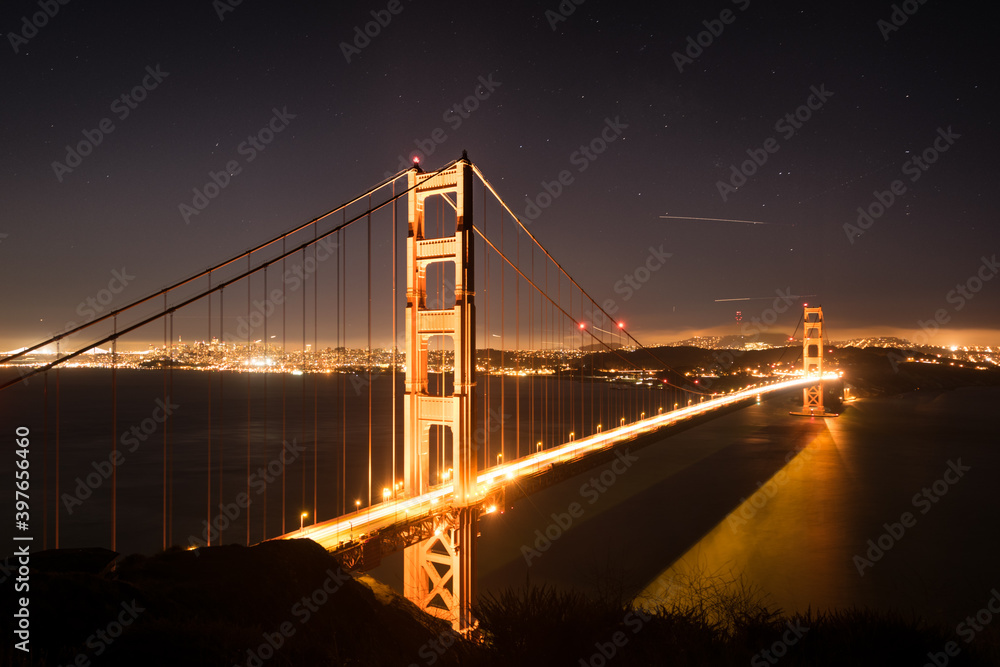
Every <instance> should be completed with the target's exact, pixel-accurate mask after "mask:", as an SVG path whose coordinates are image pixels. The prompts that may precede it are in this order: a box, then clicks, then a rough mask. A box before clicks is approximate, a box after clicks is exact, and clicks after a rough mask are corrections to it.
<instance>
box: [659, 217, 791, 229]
mask: <svg viewBox="0 0 1000 667" xmlns="http://www.w3.org/2000/svg"><path fill="white" fill-rule="evenodd" d="M660 217H661V218H669V219H671V220H708V221H711V222H737V223H742V224H746V225H779V226H781V227H794V226H795V225H794V224H788V223H785V222H761V221H759V220H730V219H729V218H692V217H689V216H686V215H661V216H660Z"/></svg>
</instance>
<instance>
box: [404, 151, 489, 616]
mask: <svg viewBox="0 0 1000 667" xmlns="http://www.w3.org/2000/svg"><path fill="white" fill-rule="evenodd" d="M472 176H473V171H472V165H471V164H470V163H469V161H468V159H467V158H466V157H465V156H464V155H463V157H462V159H461V160H459V161H458V162H456V163H455V165H454V166H452V167H451V168H449V169H446V170H444V171H439V172H436V173H434V174H424V173H421V172H419V171H418V170H416V169H414V170H412V171H410V172H409V177H408V186H409V196H408V211H409V215H408V217H409V231H408V234H407V240H406V320H405V325H404V326H405V330H406V375H405V389H406V396H405V398H404V401H403V411H404V414H403V419H404V427H403V432H404V436H403V437H404V440H403V465H404V473H403V486H404V491H405V493H406V495H407V496H408V497H414V496H419V495H422V494H424V493H426V492H427V491H428V490H429V488H430V452H429V448H430V429H431V427H432V426H440V427H441V428H442V429H450V431H451V435H452V439H451V440H452V457H451V461H452V466H451V469H452V474H451V481H452V483H453V485H454V492H453V494H452V499H451V503H450V504H451V511H450V512H447V514H446V516H445V517H444V518H445V521H444V522H442V524H440V525H439V526H438V527H437V528H436V529H435V530H434V533H433V534H432V535H431V536H430V537H428V538H427V539H425V540H424V541H422V542H419V543H417V544H415V545H413V546H409V547H407V548H406V549H405V550H404V554H403V563H404V565H403V567H404V571H403V591H404V594H405V595H406V597H407V598H408V599H410V600H411V601H413V602H414V603H415V604H416V605H417V606H418V607H420V608H421V609H423V610H424V611H426V612H428V613H430V614H433V615H435V616H438V617H439V618H443V619H445V620H448V621H450V622H451V623H452V626H453V627H454V628H455V630H457V631H459V632H464V631H466V630H469V629H471V628H472V627H473V625H474V621H473V619H472V615H471V609H472V604H473V602H474V601H475V597H476V558H475V554H476V536H477V533H478V529H477V524H478V513H479V507H478V502H477V501H478V500H479V498H477V497H476V477H477V461H476V457H477V452H476V450H475V447H474V445H473V442H472V432H473V425H474V424H475V401H474V391H475V372H476V365H475V345H476V330H475V326H476V319H475V318H476V313H475V305H474V296H475V293H474V287H475V273H474V257H475V249H474V247H473V243H472V240H473V239H472V231H473V228H472V213H473V208H472ZM451 195H454V200H453V199H452V198H451ZM432 196H437V197H440V199H441V200H442V203H443V204H444V203H446V204H447V205H448V206H450V207H451V208H453V209H454V210H455V233H454V236H444V237H441V238H430V239H429V238H426V237H425V225H424V205H425V200H426V199H427V198H428V197H432ZM435 263H453V264H454V267H455V280H454V284H455V295H454V296H455V305H454V307H452V308H446V309H430V308H428V307H427V267H428V266H430V265H431V264H435ZM433 336H449V337H451V339H452V341H453V343H454V382H453V392H452V395H451V396H433V395H430V393H429V390H428V389H429V388H428V383H427V361H428V358H427V357H428V354H427V349H428V342H429V341H430V339H431V337H433ZM441 386H442V391H443V388H444V387H445V386H446V383H444V382H442V385H441ZM443 441H446V439H443Z"/></svg>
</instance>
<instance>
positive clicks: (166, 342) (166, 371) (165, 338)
mask: <svg viewBox="0 0 1000 667" xmlns="http://www.w3.org/2000/svg"><path fill="white" fill-rule="evenodd" d="M166 311H167V295H166V294H164V295H163V312H166ZM169 341H170V338H169V335H168V333H167V318H166V317H164V318H163V351H164V352H166V351H167V346H168V345H169ZM170 365H171V358H170V357H168V358H167V362H166V364H165V365H164V366H163V402H164V403H167V399H168V397H169V394H168V393H167V378H168V377H169V375H170ZM58 372H59V371H58V370H56V373H58ZM208 379H209V383H211V381H212V376H211V375H209V376H208ZM209 414H212V413H211V411H209ZM164 418H165V419H168V418H169V417H166V416H165V417H164ZM209 432H211V431H209ZM208 499H209V502H211V499H212V497H211V494H209V495H208ZM169 544H170V543H169V542H168V541H167V428H166V424H164V427H163V550H164V551H166V550H167V546H168V545H169Z"/></svg>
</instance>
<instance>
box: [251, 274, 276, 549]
mask: <svg viewBox="0 0 1000 667" xmlns="http://www.w3.org/2000/svg"><path fill="white" fill-rule="evenodd" d="M268 294H270V292H268V290H267V268H266V267H265V268H264V296H265V298H266V297H267V295H268ZM263 319H264V322H263V324H264V398H263V401H264V408H263V410H262V412H263V414H264V441H263V442H262V443H261V448H260V449H261V452H263V457H262V459H263V461H264V462H265V465H267V460H268V459H267V412H268V410H267V376H268V374H269V373H270V363H269V359H270V357H269V355H270V354H271V339H270V338H268V337H267V320H268V318H266V317H265V318H263ZM248 326H249V323H248ZM263 486H264V488H263V497H262V498H261V510H260V515H261V528H260V530H261V539H262V540H266V539H267V486H268V485H267V484H264V485H263Z"/></svg>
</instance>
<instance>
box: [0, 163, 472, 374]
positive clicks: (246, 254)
mask: <svg viewBox="0 0 1000 667" xmlns="http://www.w3.org/2000/svg"><path fill="white" fill-rule="evenodd" d="M455 162H456V161H453V162H451V163H449V164H447V165H445V166H444V167H442V168H441V169H439V170H438V171H437V172H434V173H435V174H436V173H440V172H443V171H445V170H447V169H449V168H451V167H452V166H454V164H455ZM388 182H389V181H386V182H384V183H383V184H382V185H380V186H377V188H376V189H373V190H372V191H371V192H375V191H376V190H377V189H380V188H381V187H384V185H385V184H386V183H388ZM413 187H414V188H415V187H417V186H416V185H414V186H413ZM411 189H412V188H407V189H406V190H404V191H402V192H400V193H398V194H396V195H393V196H392V197H390V198H389V199H388V200H386V201H384V202H382V203H380V204H378V205H377V206H376V207H375V208H374V209H373V211H375V210H379V209H381V208H383V207H385V206H388V205H390V204H393V203H394V202H395V201H397V200H398V199H400V198H402V197H404V196H406V195H407V194H409V192H410V190H411ZM366 194H367V193H366ZM364 196H365V195H362V196H361V197H358V198H356V199H354V200H352V201H351V203H354V202H356V201H358V200H360V199H363V198H364ZM341 208H343V207H338V208H337V209H334V210H332V211H330V212H328V213H324V214H323V215H321V216H319V217H317V218H314V219H313V220H312V221H310V222H309V223H306V224H304V225H301V226H299V227H298V228H296V229H295V230H293V231H292V232H288V233H285V234H283V235H281V236H280V237H278V238H276V239H274V240H273V241H270V242H268V243H265V244H261V245H259V246H257V247H255V248H253V249H251V250H247V251H245V252H243V253H241V254H240V255H239V256H237V257H235V258H232V259H230V260H228V261H226V262H223V263H221V264H218V265H216V266H214V267H212V268H211V269H207V270H205V271H202V272H200V273H198V274H197V275H195V276H193V277H191V278H188V279H186V280H183V281H180V282H178V283H175V284H174V285H171V286H170V287H167V288H164V289H162V290H160V291H159V292H156V293H155V294H152V295H150V296H147V297H143V298H141V299H139V300H137V301H133V302H132V303H130V304H128V305H126V306H123V307H121V308H118V309H117V310H114V311H111V312H110V313H108V314H107V315H104V316H102V317H99V318H96V319H94V320H91V321H90V322H88V323H86V324H83V325H80V326H79V327H76V328H75V329H72V330H70V331H66V332H63V333H61V334H58V335H56V336H53V337H52V338H50V339H48V340H46V341H43V342H41V343H38V344H36V345H34V346H32V347H28V348H25V349H23V350H21V351H19V352H16V353H14V354H12V355H9V356H7V357H4V358H3V359H0V364H4V363H8V362H10V361H12V360H14V359H17V358H19V357H21V356H24V355H25V354H28V353H30V352H32V351H34V350H37V349H39V348H41V347H44V346H45V345H48V344H50V343H54V342H57V341H59V340H61V339H62V338H65V337H66V336H69V335H71V334H73V333H76V332H78V331H82V330H83V329H86V328H89V327H92V326H94V325H95V324H97V323H99V322H102V321H104V320H107V319H109V318H111V317H114V316H117V315H119V314H121V313H124V312H126V311H128V310H131V309H133V308H135V307H137V306H139V305H141V304H143V303H146V302H147V301H149V300H150V299H153V298H155V297H157V296H161V295H162V296H164V298H165V297H166V295H167V294H168V293H169V292H170V291H172V290H175V289H177V288H179V287H181V286H182V285H186V284H188V283H190V282H192V281H193V280H197V279H198V278H202V277H204V276H206V275H207V274H208V271H215V270H218V269H220V268H222V267H224V266H228V265H230V264H233V263H234V262H237V261H239V260H240V259H242V258H243V257H247V258H249V257H250V255H251V254H252V253H254V252H257V251H259V250H261V249H263V248H265V247H268V246H270V245H272V244H273V243H277V242H278V241H284V239H285V238H286V237H288V236H290V235H292V234H294V233H295V231H299V230H301V229H304V228H306V227H308V226H309V225H310V224H313V223H315V222H318V221H320V220H323V219H324V218H326V217H328V216H329V215H331V214H333V213H335V212H336V211H338V210H341ZM373 211H369V212H365V213H360V214H358V215H356V216H355V217H353V218H351V219H350V220H345V222H343V223H342V224H341V225H339V226H337V227H334V228H332V229H330V230H328V231H326V232H324V233H323V234H321V235H319V236H318V237H317V238H316V239H314V240H310V241H306V242H305V243H303V244H301V245H299V246H296V247H295V248H292V249H291V250H287V251H284V252H282V254H281V255H280V256H278V257H274V258H272V259H270V260H268V261H266V262H262V263H261V264H259V265H258V266H256V267H253V268H250V269H248V270H246V271H243V272H241V273H240V274H238V275H236V276H234V277H232V278H230V279H228V280H225V281H223V282H220V283H219V284H218V285H216V286H214V287H212V288H210V289H206V290H203V291H201V292H199V293H197V294H195V295H194V296H191V297H189V298H187V299H185V300H183V301H181V302H180V303H178V304H175V305H174V306H171V307H167V306H164V310H163V312H160V313H155V314H153V315H150V316H148V317H145V318H142V319H141V320H139V321H138V322H136V323H134V324H132V325H130V326H127V327H125V328H122V329H121V330H120V331H117V332H116V333H114V334H112V335H110V336H105V337H103V338H100V339H99V340H97V341H95V342H92V343H90V344H87V345H85V346H83V347H81V348H78V349H77V350H75V351H73V352H71V353H69V354H67V355H66V356H64V357H62V358H60V359H57V360H56V361H53V362H52V363H50V364H47V365H45V366H39V367H37V368H35V369H34V370H33V371H31V372H30V373H25V374H24V375H23V376H20V377H18V378H14V379H12V380H10V381H8V382H6V383H4V384H3V385H0V391H2V390H4V389H7V388H8V387H11V386H13V385H16V384H19V383H20V382H22V381H24V380H26V379H28V378H31V377H33V376H35V375H38V374H39V373H44V372H45V371H47V370H50V369H52V368H53V367H55V366H57V365H59V364H61V363H64V362H66V361H69V360H70V359H73V358H75V357H77V356H79V355H81V354H83V353H85V352H86V351H87V350H90V349H92V348H94V347H97V346H100V345H104V344H106V343H108V342H110V341H111V340H113V339H115V338H117V337H119V336H123V335H125V334H127V333H131V332H132V331H135V330H136V329H140V328H142V327H144V326H145V325H147V324H149V323H151V322H155V321H156V320H158V319H160V318H162V317H166V316H167V315H168V314H170V313H172V312H174V311H177V310H180V309H182V308H184V307H186V306H188V305H190V304H192V303H195V302H197V301H199V300H200V299H203V298H205V297H206V296H208V295H209V294H211V293H213V292H221V291H222V290H223V289H224V288H226V287H227V286H229V285H231V284H233V283H236V282H238V281H240V280H242V279H244V278H246V277H248V276H250V275H253V274H254V273H256V272H258V271H261V270H263V268H264V267H265V266H268V265H270V264H274V263H275V262H278V261H280V260H283V259H284V258H285V257H287V256H288V255H290V254H293V253H296V252H298V251H299V250H300V249H301V248H302V247H307V246H310V245H312V244H314V243H316V242H318V241H321V240H323V239H325V238H326V237H328V236H331V235H332V234H334V233H336V232H337V231H339V230H341V229H343V228H345V227H348V226H350V225H352V224H354V223H355V222H357V221H358V220H361V219H363V218H364V217H365V216H366V215H367V214H368V213H370V212H373ZM345 217H346V213H345ZM172 338H173V336H172V335H171V343H172Z"/></svg>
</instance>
